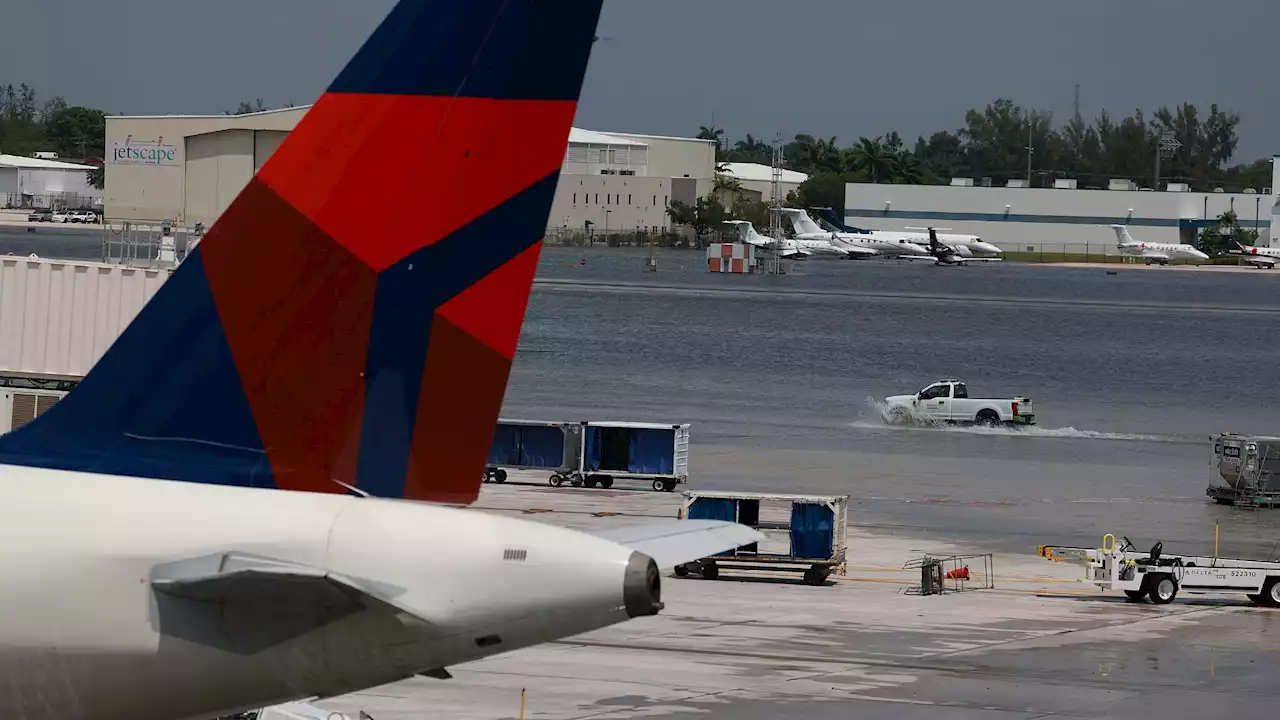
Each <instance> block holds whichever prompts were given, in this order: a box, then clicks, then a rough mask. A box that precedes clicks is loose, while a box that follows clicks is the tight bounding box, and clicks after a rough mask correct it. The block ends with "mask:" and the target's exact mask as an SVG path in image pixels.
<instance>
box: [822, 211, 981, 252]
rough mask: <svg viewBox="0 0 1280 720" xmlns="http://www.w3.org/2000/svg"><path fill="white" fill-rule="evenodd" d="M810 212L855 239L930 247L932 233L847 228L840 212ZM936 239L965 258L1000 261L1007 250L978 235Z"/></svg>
mask: <svg viewBox="0 0 1280 720" xmlns="http://www.w3.org/2000/svg"><path fill="white" fill-rule="evenodd" d="M809 210H810V212H811V213H812V214H813V215H814V217H815V219H816V221H817V222H818V223H819V224H821V225H826V226H830V227H831V228H832V229H834V230H837V231H839V232H849V233H853V234H855V235H868V236H870V237H872V238H876V239H879V240H887V241H889V242H895V243H913V244H915V245H916V246H918V247H920V248H921V249H924V248H926V247H927V246H928V245H929V235H928V233H926V232H921V231H923V230H924V228H905V230H907V232H901V231H897V230H870V229H867V228H856V227H853V226H851V225H846V224H845V223H844V221H843V220H841V219H840V217H839V216H838V215H836V212H835V211H834V210H832V209H831V208H829V207H822V208H819V207H811V208H809ZM911 231H917V232H911ZM936 235H937V238H938V240H939V241H940V242H941V243H942V244H944V245H946V246H948V247H950V248H951V249H952V251H953V252H955V254H957V255H959V256H961V257H966V258H968V257H998V256H1000V255H1003V254H1004V251H1003V250H1001V249H1000V248H998V247H996V246H995V245H992V244H991V243H989V242H985V241H984V240H983V239H982V238H980V237H978V236H977V235H965V234H961V233H937V234H936ZM915 254H921V253H915Z"/></svg>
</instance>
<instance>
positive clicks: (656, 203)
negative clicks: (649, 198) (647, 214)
mask: <svg viewBox="0 0 1280 720" xmlns="http://www.w3.org/2000/svg"><path fill="white" fill-rule="evenodd" d="M653 206H654V207H658V196H657V195H654V196H653Z"/></svg>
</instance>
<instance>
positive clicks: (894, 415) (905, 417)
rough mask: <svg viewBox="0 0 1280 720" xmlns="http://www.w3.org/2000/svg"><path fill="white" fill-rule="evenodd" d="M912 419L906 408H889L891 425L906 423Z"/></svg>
mask: <svg viewBox="0 0 1280 720" xmlns="http://www.w3.org/2000/svg"><path fill="white" fill-rule="evenodd" d="M910 419H911V413H909V412H907V410H906V408H900V407H896V408H890V410H889V424H890V425H906V424H907V421H909V420H910Z"/></svg>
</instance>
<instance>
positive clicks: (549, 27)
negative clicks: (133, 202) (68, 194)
mask: <svg viewBox="0 0 1280 720" xmlns="http://www.w3.org/2000/svg"><path fill="white" fill-rule="evenodd" d="M600 5H601V0H559V1H557V2H544V1H541V0H400V2H399V3H398V4H397V5H396V6H395V7H394V9H392V11H391V12H390V14H389V15H388V16H387V18H386V19H385V20H384V21H383V22H382V24H381V25H380V26H379V27H378V28H377V29H376V30H375V31H374V33H373V35H372V36H371V37H370V38H369V40H368V41H367V42H366V43H365V44H364V46H363V47H362V48H361V49H360V50H359V52H357V53H356V55H355V57H354V58H353V59H352V60H351V62H350V63H349V64H348V65H347V66H346V68H345V69H343V70H342V72H341V73H340V74H339V75H338V77H337V79H336V80H334V82H333V84H332V85H330V86H329V88H328V90H327V91H326V92H325V93H324V95H322V96H321V97H320V99H319V100H318V101H317V102H316V103H315V105H314V106H312V108H311V109H310V110H309V111H308V112H307V114H306V115H305V117H304V118H303V119H302V121H301V122H300V123H299V124H298V126H297V128H296V129H295V130H294V131H293V132H292V133H290V135H289V136H288V138H287V139H286V140H285V141H284V143H282V144H281V146H280V147H279V149H277V150H276V152H275V153H274V155H273V156H272V157H271V158H270V160H269V161H268V162H267V163H266V165H265V166H264V167H263V168H262V169H261V170H260V171H259V172H258V174H257V176H256V177H254V178H253V179H252V180H251V181H250V182H249V184H248V185H247V186H246V187H245V188H244V190H243V191H242V192H241V193H240V195H239V196H238V197H237V198H236V199H235V200H234V201H233V202H232V204H231V205H230V207H228V208H227V210H226V212H225V213H224V214H223V215H222V217H221V218H220V219H219V220H218V221H217V223H216V224H215V225H214V226H213V227H212V228H210V230H209V231H208V232H207V234H206V235H205V237H204V239H203V241H202V242H201V243H200V244H199V246H197V247H196V248H195V250H194V251H193V252H192V253H191V254H190V255H189V256H188V257H187V259H186V260H185V261H184V262H183V263H182V264H181V265H180V266H179V267H178V268H177V269H176V270H175V271H174V273H173V275H172V276H171V277H170V278H169V280H168V281H167V282H166V283H165V284H164V285H163V286H162V287H161V288H160V291H159V292H158V293H156V295H155V296H154V297H153V298H152V299H151V301H150V302H148V303H147V305H146V306H145V307H144V308H143V309H142V311H141V312H140V313H139V314H138V316H137V317H136V318H135V320H134V321H133V323H132V324H131V325H130V326H129V327H128V328H126V329H125V331H124V333H123V334H121V336H120V337H119V338H118V339H117V340H116V342H115V343H114V344H113V345H112V346H111V348H110V349H109V350H108V351H107V352H106V353H105V354H104V356H103V357H102V358H101V360H100V361H99V362H98V363H97V365H96V366H95V367H94V368H93V369H92V371H91V372H90V373H89V375H88V376H87V377H86V378H85V379H84V381H83V382H82V383H81V384H80V385H79V387H77V388H76V389H75V390H74V391H72V392H71V393H70V394H69V395H68V396H67V397H66V398H64V399H63V400H62V401H61V402H59V403H58V404H57V405H55V406H54V407H52V408H51V409H50V410H49V411H48V412H47V413H45V414H44V415H43V416H41V417H40V418H39V419H37V420H36V421H34V422H32V423H29V424H27V425H25V426H23V427H22V428H20V429H18V430H16V431H14V432H11V433H8V434H6V435H3V436H0V463H6V464H10V465H24V466H34V467H45V468H55V469H61V470H69V471H84V472H92V473H103V474H114V475H127V476H136V477H147V478H158V479H169V480H180V481H189V482H197V483H212V484H222V485H236V486H251V487H263V488H279V489H287V490H304V491H314V492H331V493H343V492H349V491H350V490H348V488H346V487H344V484H345V485H348V486H350V487H351V488H355V489H357V490H358V491H361V492H364V493H368V494H370V495H373V496H378V497H393V498H411V499H418V500H429V501H437V502H450V503H468V502H471V501H472V500H474V499H475V497H476V496H477V495H478V493H479V488H480V483H481V478H482V475H483V470H484V465H485V462H486V459H487V455H488V451H489V445H490V443H491V441H492V437H493V432H494V427H495V425H496V421H497V417H498V411H499V408H500V406H501V403H502V398H503V394H504V392H505V389H506V383H507V377H508V373H509V371H510V368H511V362H512V358H513V355H514V353H515V349H516V342H517V339H518V337H519V335H520V328H521V324H522V322H523V319H524V312H525V307H526V304H527V302H528V299H529V293H530V288H531V285H532V282H533V275H534V271H535V269H536V266H537V261H538V253H539V251H540V249H541V245H542V237H543V233H544V231H545V228H546V224H547V218H548V216H549V214H550V208H551V201H552V197H553V194H554V192H555V187H556V181H557V178H558V175H559V169H560V166H561V163H562V161H563V159H564V152H565V146H566V143H567V140H568V135H569V126H570V124H571V123H572V121H573V117H574V112H575V110H576V107H577V101H578V96H579V92H580V91H581V87H582V79H583V75H584V73H585V70H586V66H587V59H588V56H589V54H590V50H591V45H592V42H593V37H594V34H595V28H596V21H597V19H598V18H599V14H600ZM513 132H519V133H520V134H521V135H522V136H523V139H522V141H521V143H522V149H521V152H520V153H518V155H512V154H511V152H510V137H511V135H512V133H513ZM392 146H394V147H396V148H397V151H396V153H395V158H394V159H390V158H387V157H386V155H385V153H384V151H385V150H386V148H387V147H392ZM372 187H377V188H380V189H381V192H384V193H385V192H390V193H391V194H392V195H393V197H392V198H391V201H390V202H388V203H384V204H386V205H388V206H390V207H396V208H400V209H401V210H403V211H404V212H398V213H394V214H386V213H372V214H371V213H368V212H367V211H365V210H363V209H362V208H361V206H360V205H359V202H358V200H357V199H358V198H360V197H363V196H364V195H366V194H367V192H368V190H369V188H372ZM406 218H410V219H411V220H406Z"/></svg>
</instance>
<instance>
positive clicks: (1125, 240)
mask: <svg viewBox="0 0 1280 720" xmlns="http://www.w3.org/2000/svg"><path fill="white" fill-rule="evenodd" d="M1111 229H1112V230H1115V231H1116V242H1117V243H1118V244H1120V245H1131V244H1134V243H1136V242H1137V241H1136V240H1134V239H1133V236H1132V235H1130V234H1129V226H1127V225H1112V226H1111Z"/></svg>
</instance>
